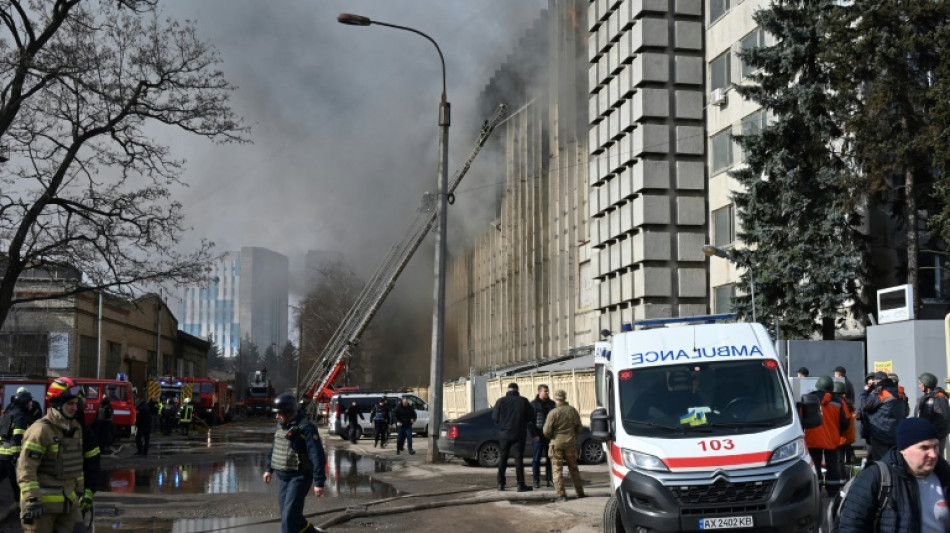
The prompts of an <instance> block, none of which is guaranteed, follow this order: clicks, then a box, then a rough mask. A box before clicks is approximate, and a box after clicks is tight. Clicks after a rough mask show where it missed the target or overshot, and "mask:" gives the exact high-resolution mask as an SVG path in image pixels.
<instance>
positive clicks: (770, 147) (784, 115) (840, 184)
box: [731, 0, 865, 338]
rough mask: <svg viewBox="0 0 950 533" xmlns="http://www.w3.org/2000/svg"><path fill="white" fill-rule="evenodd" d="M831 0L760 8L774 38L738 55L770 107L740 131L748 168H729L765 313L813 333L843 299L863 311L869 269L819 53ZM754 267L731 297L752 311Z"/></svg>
mask: <svg viewBox="0 0 950 533" xmlns="http://www.w3.org/2000/svg"><path fill="white" fill-rule="evenodd" d="M834 4H836V2H835V0H795V1H791V0H775V1H773V2H772V3H771V4H770V5H769V7H768V8H765V9H762V10H760V11H758V12H757V13H756V14H755V20H756V22H757V23H758V24H759V26H760V27H761V28H762V29H764V30H765V31H766V32H767V33H768V34H770V35H771V36H773V37H774V40H775V42H774V44H773V45H769V46H763V47H759V48H753V49H749V50H745V51H743V52H742V53H741V54H740V57H741V58H742V60H743V61H745V62H746V63H747V64H748V65H750V66H753V67H755V68H756V69H757V72H756V73H755V74H753V75H752V76H751V83H750V84H747V85H740V86H737V87H736V91H737V92H738V93H739V94H740V95H741V96H743V97H744V98H746V99H748V100H751V101H753V102H756V103H757V104H759V105H761V106H762V108H763V109H765V110H767V111H768V112H769V116H770V121H769V123H768V125H767V126H765V127H764V128H762V129H761V131H758V132H745V134H743V135H740V136H737V140H738V142H739V144H740V145H741V146H742V148H743V151H744V153H745V161H746V163H747V164H748V165H747V166H746V167H744V168H742V169H739V170H736V171H733V172H732V173H731V175H732V176H733V177H734V178H735V179H736V180H738V182H739V183H740V184H741V185H742V188H741V190H739V191H738V192H736V193H734V195H733V201H734V202H735V205H736V209H737V215H738V218H739V227H740V230H739V232H738V236H739V239H740V240H741V242H742V243H743V244H744V247H743V248H741V249H736V250H733V253H734V254H735V258H736V259H737V260H739V261H740V262H744V263H746V264H748V265H750V266H751V268H752V274H754V277H755V292H756V310H757V315H758V319H759V321H760V322H762V323H764V324H766V325H771V324H772V323H773V320H774V319H775V318H778V319H779V320H780V321H781V328H782V333H783V334H785V335H787V336H789V337H793V338H795V337H800V338H808V337H812V336H813V335H814V334H815V333H816V332H817V331H819V330H820V329H821V324H822V322H823V321H824V320H835V321H837V322H840V321H841V320H843V319H844V318H845V317H846V314H845V312H844V307H845V306H846V305H847V306H850V310H851V311H852V312H853V313H854V314H855V315H856V316H858V317H861V318H863V313H864V307H863V304H862V302H863V300H862V298H861V293H860V292H861V287H862V285H863V280H864V277H865V274H864V272H863V264H864V261H863V259H864V252H865V250H864V248H865V247H864V243H863V240H862V236H861V234H860V233H859V231H858V225H859V224H860V223H861V220H862V218H861V215H860V208H861V198H862V194H861V190H860V181H859V180H858V179H857V178H856V176H855V175H854V173H853V172H852V171H851V169H850V168H849V166H848V164H847V162H846V160H845V159H843V158H842V156H841V154H840V153H839V152H837V151H836V150H835V146H836V145H837V144H839V143H840V142H841V140H842V135H843V131H842V130H841V128H840V127H839V125H838V122H837V120H836V117H835V115H834V111H835V110H836V109H837V108H838V107H839V106H840V102H838V101H837V100H838V97H837V96H836V94H835V93H834V92H833V91H832V88H831V87H830V79H829V76H830V74H829V72H828V69H829V68H830V67H829V65H827V64H826V63H825V62H824V61H823V56H824V55H825V54H826V53H827V49H828V47H832V46H835V45H836V43H834V42H831V41H829V40H828V39H827V38H826V32H827V31H828V27H827V21H826V19H825V16H824V13H826V12H827V11H828V9H829V7H831V6H833V5H834ZM749 281H750V275H749V271H748V270H747V271H746V272H745V273H744V274H743V276H742V278H741V280H740V283H739V286H740V288H741V289H742V292H743V293H744V294H742V295H740V296H738V297H737V298H736V299H735V301H734V308H735V309H736V311H737V312H738V313H740V314H741V315H742V316H743V317H746V318H748V317H749V316H750V315H751V301H750V298H749V293H750V290H749V289H750V287H749Z"/></svg>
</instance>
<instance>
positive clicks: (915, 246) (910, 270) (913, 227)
mask: <svg viewBox="0 0 950 533" xmlns="http://www.w3.org/2000/svg"><path fill="white" fill-rule="evenodd" d="M904 194H905V197H904V203H905V207H906V208H907V283H908V284H910V286H911V288H912V289H913V290H914V302H913V305H914V307H913V310H914V317H915V318H916V317H918V316H920V290H919V286H920V284H919V281H918V279H917V274H918V272H917V270H918V265H917V260H918V253H919V248H920V244H919V242H918V241H919V234H918V232H917V223H918V222H917V196H916V195H917V192H916V190H915V187H914V171H913V170H907V171H905V172H904Z"/></svg>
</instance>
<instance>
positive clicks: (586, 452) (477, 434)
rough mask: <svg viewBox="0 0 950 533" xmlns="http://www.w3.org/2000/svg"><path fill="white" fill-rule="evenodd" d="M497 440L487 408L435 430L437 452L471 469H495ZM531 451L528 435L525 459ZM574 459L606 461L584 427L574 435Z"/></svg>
mask: <svg viewBox="0 0 950 533" xmlns="http://www.w3.org/2000/svg"><path fill="white" fill-rule="evenodd" d="M498 441H499V436H498V427H497V426H496V425H495V422H494V421H493V420H492V419H491V409H482V410H480V411H475V412H473V413H469V414H467V415H464V416H461V417H459V418H456V419H455V420H447V421H445V422H443V423H442V428H441V430H440V431H439V451H440V452H442V453H446V454H449V455H454V456H456V457H459V458H461V459H462V460H463V461H465V463H466V464H469V465H472V466H474V465H481V466H489V467H492V466H498V458H499V457H500V456H501V449H500V448H499V445H498ZM533 452H534V446H533V443H532V442H531V437H530V436H529V437H528V441H527V444H526V445H525V448H524V453H525V457H527V458H529V459H530V458H531V456H532V454H533ZM577 457H578V459H579V460H580V462H581V463H583V464H597V463H601V462H603V461H604V459H605V458H606V456H605V455H604V448H603V446H601V444H600V443H599V442H597V441H595V440H594V439H592V438H591V435H590V429H589V428H586V427H585V428H584V431H582V432H581V434H580V435H578V436H577Z"/></svg>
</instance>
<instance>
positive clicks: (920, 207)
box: [829, 0, 950, 311]
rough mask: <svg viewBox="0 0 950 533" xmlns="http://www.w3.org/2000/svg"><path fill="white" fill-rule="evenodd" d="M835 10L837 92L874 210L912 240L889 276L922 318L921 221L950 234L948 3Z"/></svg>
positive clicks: (863, 4) (897, 1)
mask: <svg viewBox="0 0 950 533" xmlns="http://www.w3.org/2000/svg"><path fill="white" fill-rule="evenodd" d="M836 11H837V12H838V13H840V14H841V20H840V22H839V24H838V28H837V29H836V33H837V35H838V36H839V38H837V39H836V41H837V43H839V46H837V47H836V48H834V49H833V52H834V53H833V54H832V55H830V56H829V60H830V62H831V63H833V64H834V65H836V66H837V67H838V68H837V69H836V70H835V71H834V73H835V74H836V77H835V80H834V87H835V89H836V90H837V91H838V93H839V95H840V97H841V98H842V100H845V99H846V101H847V106H846V107H844V109H846V110H847V113H846V116H845V117H844V118H845V127H846V133H847V136H848V140H849V143H848V146H849V152H850V155H851V156H852V157H853V158H854V161H855V163H856V164H857V166H858V168H859V170H860V171H861V172H862V173H863V175H864V176H865V179H866V180H867V183H868V189H869V190H870V191H871V192H872V194H873V195H872V197H871V200H872V202H874V203H877V204H880V205H881V206H882V207H883V209H884V211H885V212H886V213H887V214H888V215H889V216H890V217H891V218H892V219H893V220H894V221H895V222H897V225H898V226H899V228H900V229H901V230H902V231H903V233H904V236H903V238H902V239H898V243H901V244H903V245H904V247H905V250H903V253H901V254H900V255H901V256H903V257H901V258H900V260H899V267H898V272H895V273H889V274H892V275H894V276H896V277H897V279H898V280H901V279H906V283H909V284H911V285H912V286H913V287H914V288H915V291H914V295H915V302H914V306H915V308H916V309H917V310H918V311H919V309H920V290H919V289H920V283H919V270H920V268H921V267H920V265H919V258H920V253H921V251H922V250H921V248H922V245H923V244H925V242H921V239H925V240H930V239H929V235H927V234H925V233H923V234H922V233H921V230H922V229H923V223H922V220H921V215H924V216H926V215H927V214H928V213H930V212H934V213H937V214H938V217H937V219H936V220H937V222H938V225H936V226H932V227H933V228H935V229H936V230H937V233H938V234H941V233H942V234H944V235H946V234H947V233H948V232H947V230H945V229H943V228H942V227H941V226H939V222H940V220H941V218H940V213H942V212H943V213H946V211H947V203H946V201H947V197H946V196H947V190H948V186H947V185H946V184H945V183H940V182H939V181H938V176H939V175H940V174H938V173H935V172H934V170H935V168H937V169H939V168H940V166H941V163H940V162H939V161H935V157H934V156H935V155H938V158H937V159H939V157H941V156H940V155H939V154H941V152H940V151H939V150H941V149H946V147H947V145H946V144H944V145H943V146H941V145H940V144H939V141H940V139H941V138H942V139H943V141H944V143H946V136H947V135H948V133H947V130H946V128H947V120H946V114H947V112H948V109H947V107H946V106H947V104H946V102H947V99H948V98H950V93H948V85H947V82H946V80H945V79H939V83H938V78H937V76H936V74H937V73H938V72H939V71H941V69H942V75H943V76H946V75H947V74H948V72H947V67H946V63H947V61H948V60H947V54H948V52H950V50H948V49H947V48H948V43H947V38H948V34H947V23H948V20H950V5H948V3H947V2H946V1H944V0H936V1H935V0H854V2H852V3H851V4H850V5H849V6H847V7H843V8H840V9H838V10H836ZM941 39H943V40H942V41H941ZM940 114H942V115H943V116H942V117H941V116H939V115H940ZM945 164H946V163H945V161H944V163H943V164H942V165H943V166H944V167H945ZM943 176H944V179H943V181H946V173H944V174H943ZM944 216H946V215H944ZM936 241H937V240H936V239H933V242H936ZM888 277H890V276H888Z"/></svg>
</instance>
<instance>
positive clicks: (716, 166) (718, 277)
mask: <svg viewBox="0 0 950 533" xmlns="http://www.w3.org/2000/svg"><path fill="white" fill-rule="evenodd" d="M767 6H768V2H767V1H766V0H745V1H743V2H737V1H736V0H732V1H731V2H730V1H725V2H720V3H719V7H720V9H716V10H709V12H707V13H705V15H704V17H705V23H706V56H705V60H706V66H707V69H706V70H707V76H706V87H707V88H708V89H707V91H706V98H707V103H708V105H707V108H706V132H707V139H706V146H707V153H708V157H707V168H708V172H709V192H708V194H709V212H708V217H709V237H708V239H709V240H708V242H710V243H712V244H714V245H715V246H718V247H720V248H725V249H729V248H730V247H732V246H733V245H734V244H735V241H736V231H737V227H736V212H735V206H734V205H733V204H732V200H731V195H732V192H733V191H735V190H737V189H738V188H739V184H738V182H737V181H736V180H734V179H733V178H731V177H729V174H728V171H730V170H735V168H736V166H738V165H741V164H742V163H743V156H742V153H741V150H740V148H739V145H738V144H737V143H735V142H733V141H732V139H730V138H728V136H729V135H730V134H736V135H738V134H741V133H742V132H743V131H749V129H750V128H755V127H757V126H759V125H761V124H763V121H764V120H765V113H764V111H763V110H762V108H761V107H759V105H758V104H756V103H754V102H749V101H747V100H744V99H743V98H741V97H740V96H739V95H738V94H736V92H735V91H734V90H732V88H731V85H732V84H733V83H735V84H741V83H743V81H744V80H745V78H746V76H747V75H748V73H749V68H748V67H745V66H743V64H742V61H741V60H740V59H739V55H738V52H739V51H740V50H742V48H743V46H751V45H753V44H758V45H761V44H771V42H766V39H770V38H771V36H768V34H766V33H765V32H762V31H761V30H759V29H758V28H757V26H756V23H755V21H754V20H753V19H752V15H753V13H754V12H755V11H756V10H758V9H762V8H765V7H767ZM723 83H724V84H725V85H724V86H723V87H722V94H723V95H724V97H725V99H724V100H720V101H718V103H714V99H713V98H712V96H713V95H712V93H713V91H714V90H715V89H717V88H719V87H717V85H722V84H723ZM741 274H742V269H741V267H737V266H736V265H735V264H734V263H732V262H731V261H727V260H725V259H720V258H713V259H711V260H710V262H709V285H710V302H709V303H710V308H711V310H712V311H713V312H719V313H727V312H729V311H731V305H730V300H731V297H732V296H733V295H734V294H735V283H736V282H737V281H738V279H739V276H740V275H741Z"/></svg>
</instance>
